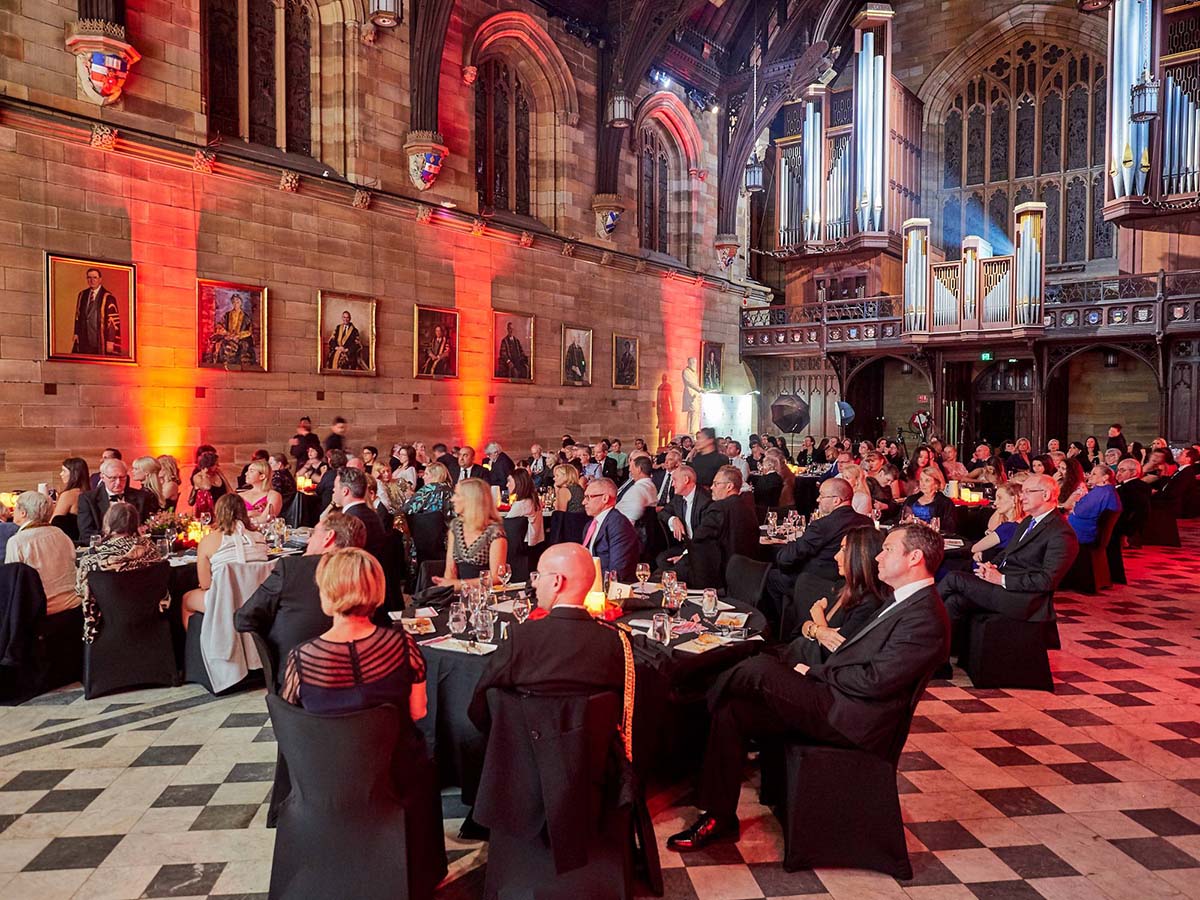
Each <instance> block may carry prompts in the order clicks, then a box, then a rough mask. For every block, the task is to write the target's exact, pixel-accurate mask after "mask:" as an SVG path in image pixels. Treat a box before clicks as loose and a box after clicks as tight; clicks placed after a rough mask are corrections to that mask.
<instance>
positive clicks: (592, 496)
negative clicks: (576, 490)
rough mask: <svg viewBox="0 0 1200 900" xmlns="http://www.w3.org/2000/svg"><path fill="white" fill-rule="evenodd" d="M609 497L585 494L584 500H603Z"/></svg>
mask: <svg viewBox="0 0 1200 900" xmlns="http://www.w3.org/2000/svg"><path fill="white" fill-rule="evenodd" d="M607 496H608V495H607V494H584V495H583V499H584V500H603V499H604V498H605V497H607Z"/></svg>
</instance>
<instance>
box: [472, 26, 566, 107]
mask: <svg viewBox="0 0 1200 900" xmlns="http://www.w3.org/2000/svg"><path fill="white" fill-rule="evenodd" d="M493 53H498V54H500V55H503V56H506V57H508V58H512V59H514V60H519V61H521V62H523V63H524V64H525V65H527V66H528V65H532V66H536V68H537V69H538V70H539V72H540V73H541V76H542V80H544V82H545V84H546V86H547V87H548V88H549V93H550V96H551V97H552V98H553V109H554V115H555V118H556V119H557V120H558V121H559V122H560V123H565V124H567V125H571V126H575V125H578V124H579V92H578V91H577V90H576V88H575V78H574V76H573V75H572V74H571V69H570V67H569V66H568V65H567V61H566V59H564V58H563V55H562V51H560V50H559V49H558V45H557V44H555V43H554V40H553V39H552V38H551V37H550V35H549V34H547V33H546V30H545V29H544V28H542V26H541V25H539V24H538V22H537V20H536V19H534V18H533V16H531V15H529V14H528V13H523V12H515V11H509V12H501V13H496V14H495V15H494V16H491V17H489V18H487V19H485V20H484V21H483V22H481V23H480V24H479V26H478V27H477V28H476V29H475V31H474V32H473V33H472V34H471V36H470V37H469V38H468V39H467V43H466V46H465V47H464V49H463V80H464V81H466V82H467V83H468V84H470V83H472V82H473V81H474V80H475V70H476V68H477V67H478V65H479V62H480V61H481V60H483V59H485V58H487V56H489V55H491V54H493Z"/></svg>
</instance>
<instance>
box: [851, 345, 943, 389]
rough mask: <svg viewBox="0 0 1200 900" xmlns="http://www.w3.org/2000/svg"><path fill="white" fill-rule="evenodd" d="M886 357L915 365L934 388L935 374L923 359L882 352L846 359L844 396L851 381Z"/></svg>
mask: <svg viewBox="0 0 1200 900" xmlns="http://www.w3.org/2000/svg"><path fill="white" fill-rule="evenodd" d="M885 359H894V360H897V361H898V362H902V363H908V364H909V365H910V366H912V367H913V371H914V372H920V373H921V375H922V376H923V377H924V378H925V380H926V381H928V382H929V389H930V391H932V390H933V376H932V375H931V374H930V372H929V368H928V367H927V366H926V365H925V364H924V363H923V362H922V361H921V360H918V359H917V358H916V357H913V356H905V355H904V354H902V353H881V354H880V355H878V356H867V357H863V358H859V359H856V358H854V357H851V358H849V359H847V360H846V370H845V371H846V374H845V376H844V377H843V378H842V390H841V394H842V396H843V397H845V396H846V393H847V391H848V390H849V388H850V384H851V382H853V381H854V379H855V378H856V377H857V376H858V375H859V374H861V373H862V372H863V371H864V370H866V369H869V368H870V367H871V366H873V365H874V364H875V363H878V362H883V361H884V360H885Z"/></svg>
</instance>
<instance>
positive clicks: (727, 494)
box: [668, 465, 758, 588]
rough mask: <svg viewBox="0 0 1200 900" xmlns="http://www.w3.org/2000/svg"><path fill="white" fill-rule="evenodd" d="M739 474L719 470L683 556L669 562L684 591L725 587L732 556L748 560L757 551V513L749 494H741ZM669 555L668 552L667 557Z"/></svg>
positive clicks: (733, 469) (732, 468)
mask: <svg viewBox="0 0 1200 900" xmlns="http://www.w3.org/2000/svg"><path fill="white" fill-rule="evenodd" d="M741 491H742V473H741V472H739V471H738V470H737V468H736V467H735V466H731V465H730V466H721V468H720V469H718V470H717V474H716V475H715V476H714V478H713V483H712V502H711V503H709V504H708V505H707V506H706V507H705V508H704V512H703V514H702V515H701V517H700V525H699V527H697V528H696V530H695V531H694V532H693V533H692V537H691V540H690V541H688V543H687V545H686V550H687V552H686V554H684V553H682V552H681V553H680V554H679V555H677V556H675V557H673V558H669V559H668V562H670V563H671V564H672V566H673V567H674V569H675V574H676V576H677V577H678V578H679V580H680V581H682V582H684V583H685V584H687V585H688V587H698V588H723V587H725V566H726V564H727V563H728V562H729V560H730V558H731V557H733V556H735V555H738V554H740V555H742V556H749V557H751V558H752V559H753V558H754V555H755V553H756V548H757V547H758V513H757V512H756V511H755V509H754V499H753V496H752V495H751V494H743V493H742V492H741ZM670 552H671V551H668V553H670Z"/></svg>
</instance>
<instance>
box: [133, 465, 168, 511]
mask: <svg viewBox="0 0 1200 900" xmlns="http://www.w3.org/2000/svg"><path fill="white" fill-rule="evenodd" d="M129 478H130V480H131V481H136V482H137V485H136V486H137V487H140V488H141V489H142V490H144V491H149V492H150V493H151V494H153V495H154V499H155V500H157V501H158V508H159V509H164V510H165V509H167V508H168V507H167V497H166V491H165V490H164V489H163V481H162V465H161V464H160V463H159V461H158V460H157V459H155V458H154V457H153V456H139V457H138V458H137V459H135V460H134V461H133V463H132V464H131V465H130V467H129ZM175 499H176V501H178V500H179V495H178V494H176V495H175ZM170 509H171V511H174V506H171V507H170Z"/></svg>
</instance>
